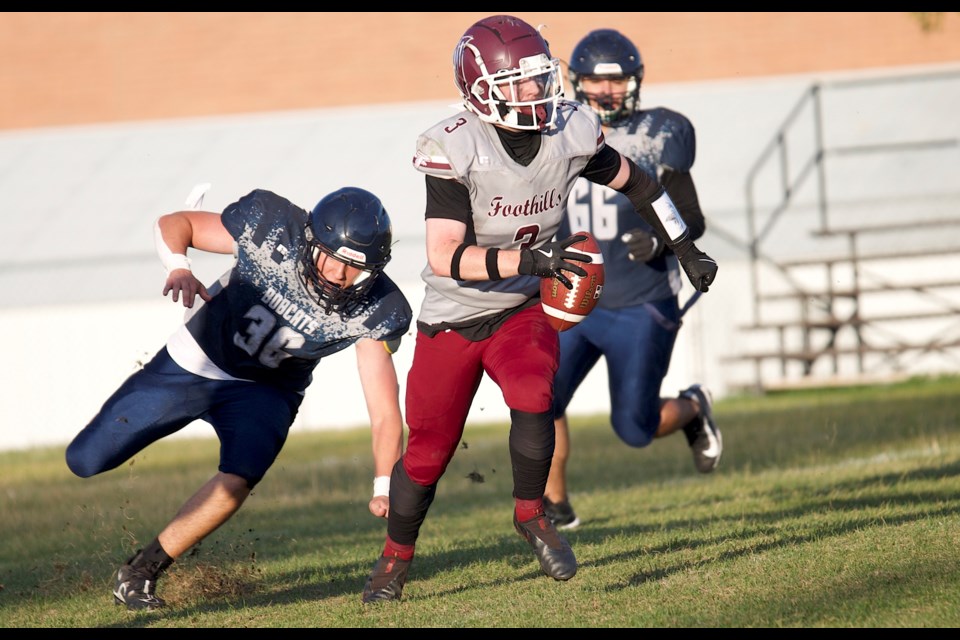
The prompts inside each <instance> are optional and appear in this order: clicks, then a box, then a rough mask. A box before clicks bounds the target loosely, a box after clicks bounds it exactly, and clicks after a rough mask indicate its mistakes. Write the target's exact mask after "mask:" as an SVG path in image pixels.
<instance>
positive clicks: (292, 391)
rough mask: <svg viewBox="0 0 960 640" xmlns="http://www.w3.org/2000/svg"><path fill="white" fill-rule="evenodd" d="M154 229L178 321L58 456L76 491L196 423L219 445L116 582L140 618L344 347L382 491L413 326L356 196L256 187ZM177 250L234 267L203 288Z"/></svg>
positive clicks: (278, 444)
mask: <svg viewBox="0 0 960 640" xmlns="http://www.w3.org/2000/svg"><path fill="white" fill-rule="evenodd" d="M155 231H156V233H155V237H156V244H157V251H158V252H159V254H160V258H161V261H162V262H163V264H164V266H165V267H166V268H167V278H166V283H165V285H164V289H163V293H164V295H166V294H167V293H171V294H172V298H173V301H174V302H177V301H178V300H179V299H181V298H182V301H183V305H184V306H185V307H187V311H186V314H185V320H184V324H183V325H182V326H181V327H180V329H179V330H178V331H177V332H176V333H174V334H173V335H172V336H171V338H170V339H169V340H168V342H167V344H166V346H165V347H163V348H161V349H160V351H159V352H158V353H157V354H156V356H154V358H153V359H152V360H151V361H150V362H148V363H147V364H146V365H144V367H143V368H142V369H141V370H139V371H137V372H135V373H134V374H132V375H131V376H130V377H129V378H128V379H127V380H126V382H124V383H123V384H122V385H121V386H120V388H119V389H118V390H117V391H116V392H115V393H114V394H113V395H112V396H110V398H108V399H107V401H106V402H105V403H104V405H103V407H102V409H101V410H100V412H99V413H98V414H97V415H96V416H95V417H94V418H93V420H92V421H91V422H90V424H88V425H87V426H86V428H84V429H83V431H81V432H80V433H79V435H77V437H76V438H75V439H74V440H73V442H71V443H70V445H69V447H68V448H67V453H66V458H67V465H68V466H69V467H70V470H71V471H73V472H74V473H75V474H77V475H78V476H80V477H83V478H87V477H90V476H93V475H95V474H98V473H103V472H105V471H108V470H110V469H114V468H116V467H118V466H119V465H121V464H123V463H124V462H125V461H127V460H129V459H130V458H131V457H132V456H134V455H135V454H136V453H138V452H139V451H141V450H142V449H144V448H145V447H147V446H148V445H150V444H151V443H153V442H155V441H157V440H159V439H161V438H163V437H166V436H169V435H170V434H172V433H174V432H176V431H179V430H180V429H182V428H183V427H185V426H187V425H188V424H189V423H191V422H193V421H194V420H204V421H206V422H208V423H210V425H212V426H213V429H214V430H215V431H216V433H217V437H218V438H219V439H220V463H219V469H218V472H217V473H216V474H215V475H214V476H213V477H212V478H211V479H210V480H209V481H207V483H206V484H204V485H203V486H202V487H201V488H200V489H199V490H198V491H197V492H196V493H195V494H194V495H193V496H192V497H191V498H189V499H188V500H187V502H186V503H185V504H184V505H183V506H182V507H181V509H180V510H179V512H178V513H177V514H176V516H174V518H173V520H171V521H170V523H169V524H168V525H167V526H166V527H164V529H163V530H162V531H161V532H160V534H159V535H158V536H157V537H156V538H154V539H153V541H152V542H150V543H149V544H147V545H146V546H145V547H144V548H142V549H140V550H138V551H137V552H136V553H134V555H133V556H132V557H130V558H129V559H128V560H127V561H126V562H125V563H124V564H123V565H122V566H121V567H120V568H119V570H118V571H117V573H116V574H115V577H114V591H113V596H114V599H115V600H116V602H117V604H123V605H126V607H127V608H129V609H143V610H152V609H157V608H160V607H163V606H164V605H165V602H164V600H163V599H162V598H160V597H158V596H157V595H156V584H157V579H158V578H159V577H160V575H161V574H162V573H163V572H164V571H165V570H166V569H167V568H168V567H169V566H170V565H171V564H172V563H173V561H174V560H175V559H176V558H178V557H180V556H181V555H182V554H183V553H184V552H185V551H187V550H188V549H190V547H192V546H193V545H195V544H197V543H198V542H200V541H201V540H203V539H204V538H205V537H206V536H207V535H209V534H210V533H212V532H213V531H214V530H215V529H217V527H219V526H220V525H222V524H223V523H224V522H226V521H227V520H228V519H229V518H230V517H231V516H232V515H233V514H234V513H235V512H236V511H237V509H239V508H240V506H241V505H242V504H243V502H244V500H246V498H247V496H248V495H249V494H250V491H251V490H252V489H253V488H254V487H255V486H256V485H257V483H258V482H260V480H261V479H262V478H263V476H264V475H265V474H266V472H267V470H268V469H269V468H270V467H271V465H272V464H273V462H274V460H275V459H276V457H277V455H278V454H279V453H280V449H281V448H282V447H283V444H284V442H285V441H286V438H287V432H288V430H289V429H290V425H291V424H292V423H293V420H294V418H295V417H296V415H297V411H298V409H299V407H300V403H301V401H302V400H303V397H304V392H305V391H306V389H307V386H308V385H309V384H310V382H311V380H312V379H313V370H314V369H315V368H316V366H317V364H318V363H319V362H320V360H321V359H322V358H324V357H326V356H329V355H333V354H334V353H337V352H339V351H342V350H343V349H346V348H347V347H349V346H351V345H356V353H357V369H358V371H359V374H360V383H361V385H362V387H363V393H364V397H365V399H366V404H367V407H368V411H369V413H370V423H371V429H372V438H373V458H374V467H375V469H374V474H375V475H376V476H380V477H382V478H383V480H384V481H385V480H386V479H387V478H388V476H389V473H390V469H391V468H392V467H393V465H394V463H395V462H396V461H397V459H398V458H399V457H400V451H401V447H402V433H403V421H402V418H401V414H400V402H399V386H398V381H397V375H396V372H395V370H394V366H393V359H392V358H391V354H392V353H394V352H395V351H396V349H397V347H398V346H399V343H400V338H401V337H402V336H403V334H404V333H406V331H407V330H408V328H409V326H410V322H411V319H412V313H411V309H410V306H409V304H408V303H407V301H406V299H405V298H404V296H403V294H402V293H401V291H400V290H399V289H398V288H397V286H396V285H395V284H394V283H393V282H392V281H391V280H390V278H388V277H387V275H386V274H385V273H383V269H384V267H385V266H386V264H387V262H388V261H389V260H390V245H391V238H392V229H391V225H390V218H389V216H388V215H387V212H386V210H385V209H384V207H383V204H382V203H381V202H380V199H379V198H377V197H376V196H375V195H373V194H372V193H370V192H369V191H365V190H364V189H359V188H356V187H344V188H342V189H339V190H337V191H334V192H333V193H331V194H329V195H327V196H326V197H324V198H323V199H321V200H320V201H319V203H317V205H316V206H315V207H314V209H313V211H312V212H310V213H308V212H307V211H305V210H304V209H301V208H300V207H298V206H296V205H295V204H293V203H292V202H290V201H289V200H287V199H286V198H282V197H281V196H279V195H277V194H275V193H272V192H270V191H264V190H256V191H253V192H251V193H250V194H248V195H246V196H244V197H242V198H240V200H238V201H237V202H235V203H233V204H231V205H229V206H228V207H227V208H226V209H225V210H224V211H223V213H222V214H217V213H213V212H206V211H179V212H176V213H171V214H169V215H165V216H161V217H160V218H159V219H158V221H157V224H156V227H155ZM188 247H192V248H195V249H200V250H202V251H209V252H213V253H224V254H229V253H233V254H234V255H235V257H236V260H235V263H234V264H233V266H232V268H231V269H229V270H228V271H227V272H226V273H224V274H223V276H222V277H221V278H220V279H219V280H218V281H217V282H215V283H214V284H213V285H212V286H210V287H209V288H207V287H206V286H204V285H203V284H202V283H201V282H200V281H199V280H197V278H196V277H195V276H194V275H193V273H192V272H191V270H190V261H189V259H188V258H187V256H186V253H187V249H188ZM327 392H328V393H336V392H335V391H332V390H331V389H330V387H327ZM380 484H381V485H382V484H384V483H383V482H381V483H380ZM374 493H375V494H379V495H374V497H373V499H372V500H371V501H370V504H369V508H370V511H371V512H372V513H373V514H374V515H376V516H382V517H386V516H387V515H388V507H389V504H388V501H387V497H386V495H387V493H388V490H387V487H386V486H381V487H379V491H376V490H375V492H374Z"/></svg>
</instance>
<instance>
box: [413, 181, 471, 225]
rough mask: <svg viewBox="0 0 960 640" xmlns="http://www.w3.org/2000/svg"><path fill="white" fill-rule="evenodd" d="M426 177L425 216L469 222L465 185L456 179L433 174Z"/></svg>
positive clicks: (468, 198)
mask: <svg viewBox="0 0 960 640" xmlns="http://www.w3.org/2000/svg"><path fill="white" fill-rule="evenodd" d="M426 178H427V209H426V213H425V214H424V217H425V218H447V219H449V220H459V221H460V222H463V223H464V224H467V226H470V223H471V210H470V192H469V191H467V187H466V185H464V184H463V183H462V182H458V181H456V180H445V179H443V178H437V177H434V176H426Z"/></svg>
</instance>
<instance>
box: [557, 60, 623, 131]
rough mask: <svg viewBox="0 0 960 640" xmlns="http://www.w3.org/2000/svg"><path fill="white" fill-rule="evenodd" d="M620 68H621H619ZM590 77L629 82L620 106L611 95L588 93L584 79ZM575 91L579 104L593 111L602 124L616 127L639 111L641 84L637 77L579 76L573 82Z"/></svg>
mask: <svg viewBox="0 0 960 640" xmlns="http://www.w3.org/2000/svg"><path fill="white" fill-rule="evenodd" d="M618 68H619V67H618ZM584 77H590V78H594V79H599V80H623V79H626V81H627V89H626V92H625V93H624V94H623V96H622V98H621V99H620V105H619V106H617V105H616V99H615V98H614V96H613V94H610V93H606V94H603V93H588V92H587V91H586V90H585V89H584V88H583V82H582V81H583V78H584ZM573 85H574V86H573V90H574V94H575V96H576V100H577V101H578V102H582V103H583V104H584V105H586V106H587V107H588V108H589V109H590V110H591V111H593V112H594V113H596V114H597V115H598V116H599V117H600V122H601V123H603V124H605V125H610V126H616V125H617V124H618V123H620V121H625V120H626V119H627V118H629V117H630V115H631V114H632V113H633V112H634V111H637V110H639V105H640V82H639V81H638V80H637V77H636V76H622V75H619V74H617V75H609V76H602V75H599V74H598V75H592V76H579V75H578V76H577V77H576V78H575V79H574V81H573Z"/></svg>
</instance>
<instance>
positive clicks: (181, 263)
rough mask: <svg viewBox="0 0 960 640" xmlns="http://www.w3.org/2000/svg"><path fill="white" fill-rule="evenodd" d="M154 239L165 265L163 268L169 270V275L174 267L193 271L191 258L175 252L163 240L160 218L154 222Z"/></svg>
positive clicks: (162, 262)
mask: <svg viewBox="0 0 960 640" xmlns="http://www.w3.org/2000/svg"><path fill="white" fill-rule="evenodd" d="M153 241H154V244H156V246H157V255H158V256H160V263H161V264H162V265H163V268H164V269H166V270H167V275H170V272H171V271H173V270H174V269H186V270H187V271H192V269H191V268H190V258H188V257H187V256H185V255H184V254H182V253H173V252H172V251H170V247H168V246H167V243H166V242H165V241H164V240H163V233H161V232H160V219H159V218H158V219H157V221H156V222H154V223H153Z"/></svg>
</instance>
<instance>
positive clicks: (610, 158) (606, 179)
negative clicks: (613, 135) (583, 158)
mask: <svg viewBox="0 0 960 640" xmlns="http://www.w3.org/2000/svg"><path fill="white" fill-rule="evenodd" d="M619 171H620V153H619V152H618V151H617V150H616V149H614V148H612V147H608V146H606V145H604V146H603V148H602V149H600V151H598V152H597V154H596V155H595V156H593V157H592V158H590V161H589V162H588V163H587V166H585V167H584V168H583V171H581V172H580V175H581V176H583V177H584V178H586V179H587V180H589V181H590V182H594V183H596V184H603V185H606V184H610V181H611V180H613V179H614V178H616V177H617V172H619Z"/></svg>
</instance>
